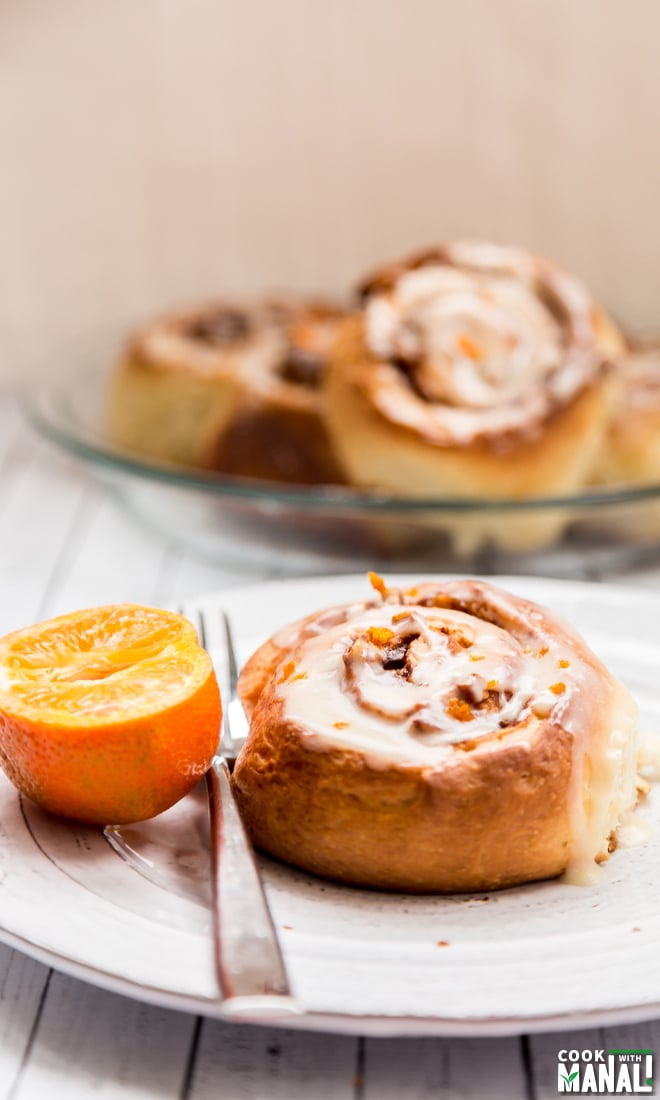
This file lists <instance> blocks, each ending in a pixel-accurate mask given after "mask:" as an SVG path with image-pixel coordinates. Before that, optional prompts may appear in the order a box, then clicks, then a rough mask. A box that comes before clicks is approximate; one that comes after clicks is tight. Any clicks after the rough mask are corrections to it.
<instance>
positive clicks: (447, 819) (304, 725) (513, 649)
mask: <svg viewBox="0 0 660 1100" xmlns="http://www.w3.org/2000/svg"><path fill="white" fill-rule="evenodd" d="M377 586H378V587H379V588H380V597H379V598H377V599H374V600H367V601H365V602H364V603H363V604H351V605H346V606H342V607H337V608H331V609H327V610H325V611H323V612H320V613H319V614H318V615H316V616H314V615H313V616H309V617H308V618H306V619H304V620H302V621H301V622H300V623H297V624H293V625H292V626H291V627H289V628H286V629H285V630H283V631H281V632H280V633H279V634H278V635H276V636H275V637H274V639H271V640H270V642H268V643H266V645H265V647H262V648H261V650H260V651H258V652H257V653H256V654H255V655H254V657H253V659H252V660H251V662H249V663H248V666H247V667H246V670H245V673H244V675H243V677H242V681H241V691H242V694H243V696H244V698H245V699H246V700H247V703H248V709H249V710H250V712H251V725H250V733H249V737H248V740H247V742H246V745H245V747H244V748H243V750H242V752H241V754H240V756H239V758H238V761H237V763H236V767H235V771H234V780H233V781H234V786H235V791H236V795H237V798H238V800H239V804H240V807H241V812H242V814H243V818H244V821H245V822H246V824H247V826H248V827H249V830H250V832H251V834H252V836H253V838H254V841H255V843H256V844H257V845H258V847H259V848H261V849H262V850H263V851H265V852H268V853H270V854H271V855H273V856H275V857H277V858H279V859H282V860H284V861H286V862H288V863H292V864H294V865H296V866H299V867H301V868H304V869H305V870H307V871H311V872H314V873H317V874H319V875H322V876H325V877H328V878H331V879H336V880H339V881H342V882H346V883H351V884H354V885H360V886H369V887H377V888H382V889H388V890H401V891H406V892H441V893H452V892H463V891H473V890H484V889H494V888H498V887H503V886H509V885H513V884H516V883H523V882H528V881H531V880H535V879H544V878H551V877H554V876H557V875H560V874H562V873H567V874H568V876H569V877H571V878H573V879H579V880H583V879H585V878H590V877H591V876H592V875H593V873H594V872H597V867H596V864H597V863H598V862H602V861H603V860H605V859H607V856H608V853H609V852H610V851H611V850H612V849H613V847H614V846H615V843H616V829H617V826H618V825H619V824H620V823H621V822H622V819H623V818H624V817H625V815H626V813H627V812H628V811H629V810H630V809H631V807H633V806H634V804H635V801H636V776H635V757H636V741H637V717H636V707H635V704H634V703H633V701H632V699H631V697H630V695H629V693H628V692H627V690H626V689H625V688H624V687H623V686H622V685H621V684H620V683H618V682H617V681H616V680H615V679H614V678H613V677H612V676H611V675H610V674H609V672H608V671H607V669H606V668H605V667H604V666H603V665H602V664H601V662H600V661H599V660H598V658H597V657H596V656H595V655H594V654H593V653H592V652H590V650H589V649H588V648H587V646H586V644H585V642H584V641H583V639H582V638H581V637H579V636H578V635H577V634H576V633H575V632H574V631H573V630H572V629H571V628H570V627H568V626H567V625H566V624H565V623H563V622H560V621H559V620H557V619H556V618H554V617H553V615H552V614H551V613H550V612H548V611H545V610H544V609H542V608H541V607H539V606H537V605H535V604H533V603H530V602H528V601H527V600H523V599H521V598H519V597H517V596H514V595H512V594H510V593H507V592H505V591H503V590H502V589H499V588H496V587H494V586H492V585H489V584H486V583H483V582H477V581H452V582H448V583H443V584H432V583H426V584H420V585H418V586H417V587H414V588H408V589H406V590H398V589H394V588H387V587H385V586H384V585H383V584H382V582H381V583H379V582H378V581H377Z"/></svg>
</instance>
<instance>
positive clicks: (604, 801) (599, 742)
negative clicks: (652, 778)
mask: <svg viewBox="0 0 660 1100" xmlns="http://www.w3.org/2000/svg"><path fill="white" fill-rule="evenodd" d="M604 689H609V690H608V692H607V694H608V695H609V699H608V700H607V702H606V701H605V699H603V700H602V703H601V707H600V708H599V714H598V722H597V724H596V726H595V727H589V728H586V729H582V730H581V731H579V732H578V731H577V730H576V731H575V732H574V738H575V744H574V749H573V774H572V779H571V789H570V790H569V799H568V807H569V814H570V819H571V821H570V824H571V836H572V844H571V851H570V860H569V864H568V867H567V869H566V872H565V874H564V881H565V882H568V883H571V884H572V885H578V886H584V885H591V884H593V883H595V882H597V881H598V878H599V875H598V868H597V866H596V865H595V864H594V860H605V859H606V858H607V854H608V840H609V837H610V836H611V835H612V833H617V830H618V828H619V826H620V824H621V823H622V821H624V819H625V815H626V814H627V813H629V811H630V810H631V808H632V807H633V806H634V805H635V801H636V798H637V792H636V751H637V723H638V711H637V705H636V703H635V702H634V700H633V699H632V696H631V695H630V693H629V692H628V691H627V690H626V688H625V687H624V686H623V685H622V684H620V683H618V682H617V681H616V680H613V679H611V678H610V679H609V683H607V682H606V683H605V684H603V685H601V697H602V695H603V692H604Z"/></svg>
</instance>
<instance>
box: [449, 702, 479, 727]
mask: <svg viewBox="0 0 660 1100" xmlns="http://www.w3.org/2000/svg"><path fill="white" fill-rule="evenodd" d="M445 709H446V711H447V714H448V715H449V717H450V718H455V719H456V721H457V722H471V721H472V719H473V718H474V714H473V713H472V707H471V706H470V704H469V703H466V702H465V700H463V699H450V700H449V702H448V703H447V706H446V708H445Z"/></svg>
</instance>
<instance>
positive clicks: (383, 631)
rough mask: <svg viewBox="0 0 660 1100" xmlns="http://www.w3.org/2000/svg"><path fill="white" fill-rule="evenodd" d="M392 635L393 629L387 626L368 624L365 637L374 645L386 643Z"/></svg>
mask: <svg viewBox="0 0 660 1100" xmlns="http://www.w3.org/2000/svg"><path fill="white" fill-rule="evenodd" d="M393 637H394V631H393V630H390V628H389V627H388V626H370V627H369V629H368V630H367V638H368V639H369V641H370V642H373V644H374V645H377V646H382V645H387V643H388V642H390V641H391V640H392V638H393Z"/></svg>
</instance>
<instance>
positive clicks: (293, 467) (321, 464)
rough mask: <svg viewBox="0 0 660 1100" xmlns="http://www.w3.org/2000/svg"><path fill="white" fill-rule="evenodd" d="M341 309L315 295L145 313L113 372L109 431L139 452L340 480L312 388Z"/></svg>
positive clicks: (208, 465) (236, 471) (291, 478)
mask: <svg viewBox="0 0 660 1100" xmlns="http://www.w3.org/2000/svg"><path fill="white" fill-rule="evenodd" d="M343 316H344V314H343V311H341V310H340V309H338V308H335V307H333V306H330V305H325V304H322V303H303V302H293V301H286V302H285V301H282V302H263V303H261V304H256V305H253V306H250V307H248V306H235V305H229V304H226V303H219V302H210V303H206V304H205V305H203V306H200V307H199V308H197V309H193V310H190V311H187V312H182V313H172V314H170V315H168V316H166V317H164V318H162V319H160V320H158V321H155V322H153V323H152V324H151V325H148V326H146V327H145V328H144V329H143V330H142V331H141V332H139V333H137V334H136V335H135V336H134V337H133V338H132V340H131V341H130V342H129V344H128V346H127V348H126V351H125V353H124V356H123V358H122V361H121V363H120V365H119V368H118V370H117V371H116V373H115V376H114V379H113V387H112V393H111V408H110V429H111V434H112V438H113V439H114V441H115V442H116V443H117V444H118V445H119V446H121V447H123V448H126V449H128V450H131V451H134V452H136V453H138V454H140V455H146V456H149V457H152V458H155V459H165V460H167V461H170V462H174V463H182V464H184V465H187V466H195V467H202V468H205V469H208V470H215V471H217V472H220V473H224V474H232V475H237V476H241V477H250V478H260V479H267V480H275V481H287V482H297V483H316V482H330V483H333V482H334V483H337V482H341V481H342V480H343V475H342V471H341V469H340V466H339V462H338V460H337V458H336V456H335V453H334V449H333V446H332V444H331V443H330V441H329V438H328V435H327V432H326V428H325V424H324V421H323V418H322V415H321V400H322V398H321V393H322V379H323V373H324V370H325V364H326V359H327V356H328V352H329V349H330V346H331V344H332V342H333V340H334V337H335V333H336V329H337V326H338V324H339V322H340V320H341V319H342V318H343Z"/></svg>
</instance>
